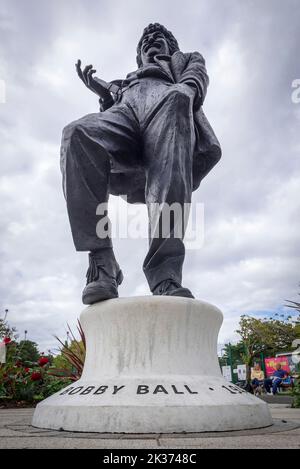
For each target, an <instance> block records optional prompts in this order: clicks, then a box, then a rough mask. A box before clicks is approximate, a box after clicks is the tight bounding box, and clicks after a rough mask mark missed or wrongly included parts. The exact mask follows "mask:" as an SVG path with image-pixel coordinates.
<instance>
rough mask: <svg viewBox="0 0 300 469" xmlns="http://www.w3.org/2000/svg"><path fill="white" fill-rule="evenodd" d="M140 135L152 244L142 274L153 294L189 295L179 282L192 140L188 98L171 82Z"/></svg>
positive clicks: (186, 213) (189, 184) (193, 135)
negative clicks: (171, 84) (144, 164)
mask: <svg viewBox="0 0 300 469" xmlns="http://www.w3.org/2000/svg"><path fill="white" fill-rule="evenodd" d="M144 135H145V142H144V148H145V162H146V180H147V182H146V202H147V206H148V214H149V244H150V245H149V251H148V253H147V256H146V258H145V261H144V264H143V269H144V273H145V275H146V278H147V280H148V283H149V286H150V289H151V291H152V292H153V293H154V294H170V295H178V296H192V295H191V292H190V291H189V290H188V289H186V288H182V287H181V280H182V266H183V262H184V257H185V247H184V244H183V237H184V231H185V227H186V224H187V219H188V213H189V208H190V203H191V196H192V161H193V151H194V145H195V131H194V122H193V112H192V99H191V97H190V96H189V95H188V94H186V93H185V92H184V91H183V90H182V89H181V88H180V87H177V86H176V85H175V86H174V88H173V87H172V88H171V89H170V91H169V92H168V94H167V95H166V96H164V97H163V99H162V101H161V102H160V105H159V106H158V107H157V111H156V112H154V113H152V118H151V120H150V122H149V123H148V124H147V128H146V129H145V134H144ZM169 215H170V216H169ZM170 281H171V282H170Z"/></svg>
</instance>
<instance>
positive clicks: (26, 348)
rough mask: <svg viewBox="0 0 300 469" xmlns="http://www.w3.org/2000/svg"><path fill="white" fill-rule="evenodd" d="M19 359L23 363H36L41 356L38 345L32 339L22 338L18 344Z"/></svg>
mask: <svg viewBox="0 0 300 469" xmlns="http://www.w3.org/2000/svg"><path fill="white" fill-rule="evenodd" d="M17 354H18V359H19V360H20V361H21V362H22V363H24V364H25V363H36V362H37V361H38V359H39V357H40V353H39V350H38V346H37V344H36V343H35V342H32V341H31V340H21V341H20V343H19V344H18V346H17Z"/></svg>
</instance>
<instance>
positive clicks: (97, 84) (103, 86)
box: [75, 60, 110, 100]
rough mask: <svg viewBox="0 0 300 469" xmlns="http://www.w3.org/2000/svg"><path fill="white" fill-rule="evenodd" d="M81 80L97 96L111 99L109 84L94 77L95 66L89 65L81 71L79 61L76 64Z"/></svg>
mask: <svg viewBox="0 0 300 469" xmlns="http://www.w3.org/2000/svg"><path fill="white" fill-rule="evenodd" d="M75 67H76V70H77V73H78V76H79V78H80V79H81V80H82V81H83V83H84V84H85V86H86V87H87V88H88V89H89V90H91V91H93V93H95V94H96V95H97V96H99V97H100V98H102V99H104V100H105V99H107V98H109V97H110V93H109V91H108V89H107V88H108V86H109V85H108V83H107V82H106V81H104V80H101V79H100V78H97V77H94V76H93V75H94V73H96V70H95V69H94V68H93V65H87V66H86V67H85V68H84V69H83V70H82V69H81V60H78V61H77V63H76V64H75Z"/></svg>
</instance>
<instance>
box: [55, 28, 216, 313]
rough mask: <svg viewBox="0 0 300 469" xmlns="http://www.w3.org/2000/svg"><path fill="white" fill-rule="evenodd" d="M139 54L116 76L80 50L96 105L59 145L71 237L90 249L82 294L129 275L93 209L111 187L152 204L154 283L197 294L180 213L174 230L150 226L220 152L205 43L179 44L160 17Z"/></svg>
mask: <svg viewBox="0 0 300 469" xmlns="http://www.w3.org/2000/svg"><path fill="white" fill-rule="evenodd" d="M137 64H138V69H137V70H136V71H135V72H132V73H130V74H128V75H127V77H126V79H125V80H115V81H113V82H111V83H106V82H105V81H104V80H100V79H99V78H96V77H95V76H94V74H95V73H96V70H95V69H94V68H93V66H92V65H89V66H87V67H85V68H84V69H83V70H82V68H81V62H80V60H78V62H77V64H76V68H77V73H78V75H79V77H80V78H81V80H82V81H83V82H84V84H85V85H86V86H87V87H88V88H89V89H90V90H91V91H93V92H94V93H95V94H97V95H98V96H99V98H100V112H99V113H94V114H89V115H87V116H85V117H83V118H81V119H79V120H77V121H75V122H72V123H71V124H69V125H68V126H67V127H66V128H65V129H64V131H63V138H62V147H61V168H62V173H63V186H64V194H65V197H66V201H67V209H68V214H69V219H70V224H71V230H72V235H73V239H74V244H75V247H76V249H77V251H90V254H89V262H90V265H89V269H88V272H87V285H86V287H85V289H84V291H83V303H84V304H91V303H95V302H97V301H101V300H105V299H109V298H115V297H117V296H118V285H120V283H121V282H122V279H123V275H122V271H121V270H120V267H119V265H118V263H117V261H116V259H115V256H114V253H113V248H112V242H111V239H110V237H109V236H107V237H105V238H100V237H98V235H97V233H96V225H97V223H98V221H99V216H98V215H97V214H96V209H97V206H98V205H99V204H100V203H107V201H108V197H109V194H114V195H123V196H124V195H126V196H127V200H128V202H129V203H137V202H140V203H146V204H147V207H148V214H149V233H150V235H149V251H148V253H147V255H146V258H145V260H144V264H143V270H144V273H145V275H146V278H147V281H148V283H149V286H150V289H151V291H152V293H153V294H154V295H173V296H186V297H191V298H193V295H192V293H191V292H190V290H189V289H187V288H184V287H182V285H181V280H182V265H183V261H184V256H185V248H184V244H183V235H182V236H180V237H178V236H175V227H176V225H178V224H182V223H183V220H182V219H173V220H172V222H171V223H170V226H169V229H168V233H167V235H164V236H162V235H161V232H160V231H159V234H158V235H157V236H156V235H153V233H154V232H155V233H157V226H158V225H159V223H160V221H161V215H162V211H163V207H164V206H165V205H167V204H169V205H170V204H172V203H174V202H176V203H179V204H180V205H182V206H183V205H184V204H189V203H190V202H191V196H192V191H194V190H195V189H197V188H198V186H199V184H200V182H201V180H202V179H203V178H204V177H205V176H206V175H207V173H208V172H209V171H210V170H211V169H212V168H213V166H214V165H215V164H216V163H217V162H218V161H219V159H220V157H221V148H220V145H219V142H218V140H217V138H216V136H215V134H214V132H213V130H212V128H211V126H210V124H209V122H208V121H207V119H206V117H205V115H204V113H203V110H202V105H203V101H204V98H205V95H206V90H207V86H208V76H207V73H206V68H205V61H204V59H203V57H202V55H201V54H200V53H199V52H192V53H183V52H181V51H180V50H179V46H178V43H177V41H176V39H175V38H174V36H173V34H172V33H171V32H170V31H168V30H167V29H166V28H165V27H164V26H162V25H160V24H158V23H155V24H150V25H149V26H147V27H146V28H145V29H144V32H143V35H142V37H141V39H140V41H139V43H138V46H137ZM154 205H155V206H157V205H158V206H159V207H160V208H159V213H158V214H157V211H155V210H153V209H152V207H153V206H154ZM102 216H105V215H102ZM175 218H176V217H175ZM177 218H178V217H177ZM183 234H184V233H183Z"/></svg>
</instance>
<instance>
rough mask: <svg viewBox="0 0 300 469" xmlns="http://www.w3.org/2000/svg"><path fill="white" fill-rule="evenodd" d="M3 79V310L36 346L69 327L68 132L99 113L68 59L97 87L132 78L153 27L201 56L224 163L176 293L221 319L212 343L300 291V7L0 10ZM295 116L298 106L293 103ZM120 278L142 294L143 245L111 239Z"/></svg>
mask: <svg viewBox="0 0 300 469" xmlns="http://www.w3.org/2000/svg"><path fill="white" fill-rule="evenodd" d="M2 6H3V8H2V12H1V16H0V36H1V45H0V49H1V59H0V79H1V78H2V79H4V80H5V81H6V88H7V102H6V104H0V119H1V127H0V138H1V157H2V158H1V178H0V197H1V209H2V212H1V270H2V277H1V278H2V280H1V283H0V298H1V308H2V309H3V310H4V309H5V308H6V307H8V308H9V310H10V312H9V318H10V320H11V322H12V323H13V324H15V325H17V327H18V328H20V331H21V332H22V330H24V329H25V328H26V329H27V330H28V331H29V336H30V337H31V338H33V340H36V341H38V342H39V343H40V344H41V348H42V349H45V350H46V349H47V348H49V347H51V348H53V347H55V345H54V344H55V341H54V339H53V338H52V336H53V334H55V333H57V334H64V333H65V324H66V322H67V321H69V322H71V323H72V324H74V323H75V320H76V318H77V317H78V315H79V313H80V311H81V309H82V305H81V299H80V296H81V289H82V286H83V283H84V275H85V269H86V267H87V265H86V264H87V259H86V255H85V254H83V253H80V254H79V253H75V251H74V249H73V245H72V239H71V234H70V229H69V226H68V221H67V214H66V209H65V203H64V200H63V196H62V192H61V176H60V171H59V143H60V142H59V140H60V135H61V130H62V128H63V126H64V125H65V124H67V123H68V122H70V121H72V120H74V119H76V118H78V117H80V116H81V115H84V114H87V113H89V112H97V110H98V103H97V99H96V98H95V97H94V96H93V95H92V94H89V92H88V91H87V90H86V89H85V88H84V86H83V85H82V84H81V82H80V81H79V80H78V78H77V77H76V74H75V70H74V61H75V60H76V59H77V58H81V59H82V60H83V62H84V63H86V62H87V63H90V62H91V63H93V64H94V65H95V66H96V68H97V70H98V73H99V75H100V76H103V77H104V78H105V79H113V78H122V77H124V76H125V75H126V73H127V72H129V71H131V70H133V69H134V68H135V48H136V43H137V41H138V39H139V37H140V34H141V32H142V30H143V28H144V27H145V25H147V24H148V23H149V22H153V21H159V22H162V23H164V24H165V25H166V26H167V27H168V28H169V29H171V30H172V31H173V32H174V34H175V35H176V37H177V38H178V40H179V43H180V45H181V47H182V49H183V50H200V52H201V53H202V54H203V55H204V57H205V58H206V62H207V67H208V72H209V75H210V79H211V85H210V87H209V91H208V96H207V100H206V103H205V112H206V113H207V115H208V117H209V119H210V121H211V123H212V125H213V127H214V129H215V131H216V133H217V135H218V137H219V138H220V140H221V144H222V147H223V159H222V160H221V162H220V164H219V165H218V166H217V167H216V168H215V169H214V170H213V171H212V173H211V174H210V175H209V176H208V177H207V178H206V179H205V180H204V181H203V183H202V184H201V187H200V189H199V191H197V192H196V193H195V194H194V201H195V202H199V201H200V202H204V204H205V220H206V225H205V243H204V246H203V248H202V249H200V250H199V251H197V252H195V251H188V252H187V259H186V265H185V271H184V273H185V283H186V285H187V286H189V287H190V288H191V289H192V290H194V292H195V294H196V295H197V296H198V297H199V298H203V299H206V300H208V301H211V302H212V303H216V304H217V305H218V306H219V307H220V308H221V309H222V310H223V312H224V313H225V322H224V326H223V328H222V333H221V336H220V340H221V341H224V340H225V339H227V338H230V339H232V338H234V337H235V336H234V332H233V331H234V329H235V326H236V324H237V322H238V317H239V315H240V314H242V313H244V312H245V311H246V312H251V311H255V312H256V313H257V314H259V311H266V310H276V309H278V308H281V307H282V305H283V304H284V299H285V298H292V297H295V296H296V293H297V285H298V282H299V251H300V249H299V248H300V246H299V240H298V233H299V208H300V207H299V201H298V198H299V197H297V187H299V183H300V170H299V149H300V142H299V123H300V113H299V111H297V106H296V105H295V104H293V103H292V102H291V98H290V96H291V82H292V80H293V79H295V78H297V77H298V78H299V77H300V70H299V63H298V62H297V57H298V51H297V47H298V44H299V19H300V5H299V2H298V1H297V0H288V1H286V2H282V1H279V0H264V1H258V0H255V1H251V0H245V1H243V2H241V1H238V0H222V1H220V0H207V1H202V2H194V1H191V0H188V1H186V2H184V3H182V2H181V1H179V0H176V1H171V0H168V1H166V2H161V1H151V2H138V1H136V0H130V1H127V2H119V1H110V2H108V1H96V0H89V1H88V2H86V1H84V0H75V1H74V0H72V1H71V0H64V1H58V0H52V1H51V2H49V1H48V2H46V1H37V0H27V1H26V2H22V1H21V0H19V1H17V0H14V1H11V0H10V1H2ZM298 107H299V106H298ZM114 244H115V249H116V254H117V256H118V259H119V261H120V264H121V265H122V267H123V268H124V270H125V274H127V276H126V278H125V281H124V284H123V285H122V286H121V288H120V294H121V295H122V296H125V295H133V294H134V295H138V294H148V293H149V291H148V287H147V285H146V282H145V280H144V278H143V274H142V269H141V265H142V262H143V257H144V255H145V253H146V250H147V240H139V241H133V240H115V242H114Z"/></svg>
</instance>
